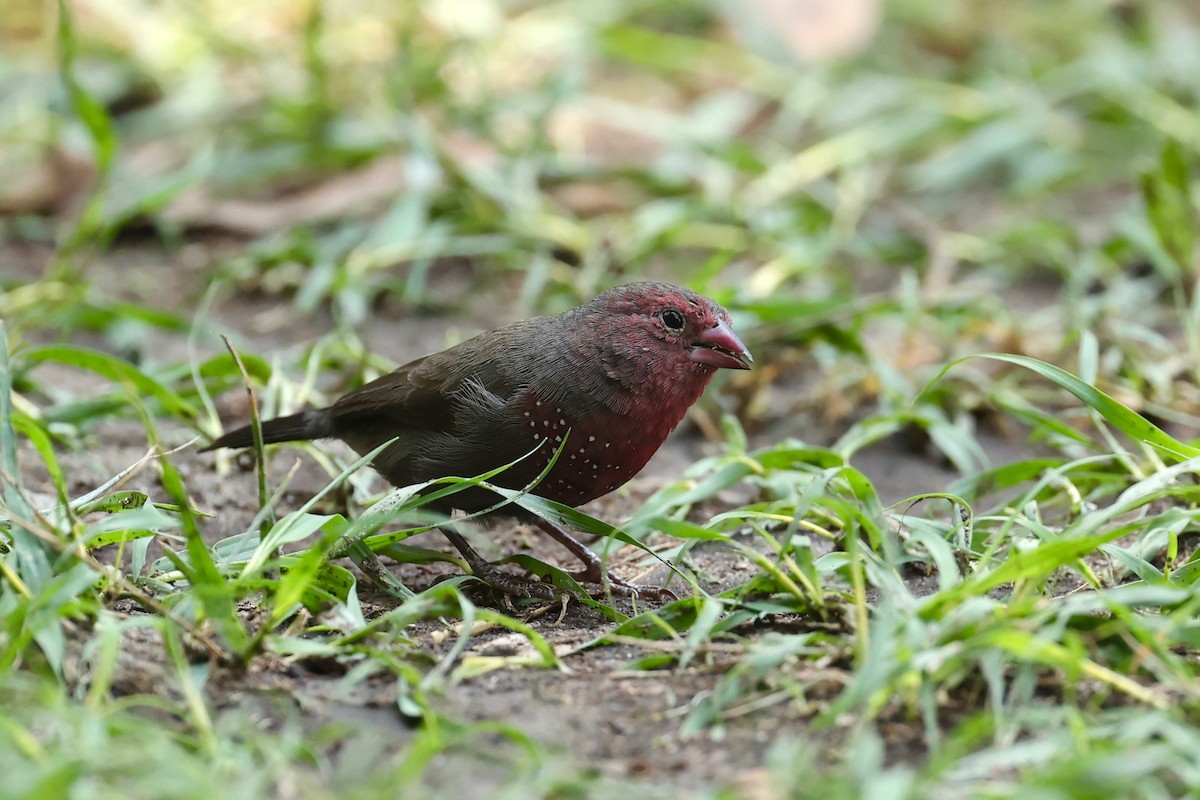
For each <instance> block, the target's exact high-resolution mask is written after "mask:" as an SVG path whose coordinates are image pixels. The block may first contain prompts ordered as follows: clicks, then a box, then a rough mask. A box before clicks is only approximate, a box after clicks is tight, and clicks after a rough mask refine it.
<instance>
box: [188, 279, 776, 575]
mask: <svg viewBox="0 0 1200 800" xmlns="http://www.w3.org/2000/svg"><path fill="white" fill-rule="evenodd" d="M752 362H753V359H752V357H751V355H750V351H749V350H747V349H746V346H745V345H744V344H742V342H741V340H740V339H739V338H738V337H737V335H736V334H735V333H734V332H733V329H732V328H731V327H730V319H729V314H728V312H726V311H725V309H724V308H722V307H721V306H720V305H718V304H717V303H716V302H714V301H712V300H710V299H709V298H707V297H704V296H703V295H699V294H696V293H695V292H693V291H690V290H688V289H683V288H680V287H678V286H672V285H670V284H666V283H653V282H643V283H631V284H627V285H625V286H618V287H616V288H615V289H611V290H609V291H607V292H605V293H603V294H601V295H599V296H598V297H596V298H595V299H593V300H592V301H591V302H589V303H586V304H584V305H582V306H579V307H577V308H573V309H571V310H569V311H564V312H563V313H561V314H556V315H554V316H552V317H534V318H532V319H527V320H522V321H521V322H516V323H513V324H512V325H509V326H507V327H504V328H500V329H498V330H494V331H489V332H488V333H483V334H480V335H479V336H476V337H474V338H473V339H469V340H467V341H465V342H463V343H461V344H458V345H455V346H454V347H451V348H449V349H447V350H443V351H441V352H440V353H434V354H433V355H428V356H425V357H424V358H418V359H417V360H416V361H410V362H409V363H407V364H405V365H404V366H402V367H400V368H399V369H397V370H395V371H394V372H390V373H388V374H387V375H383V376H382V377H380V378H377V379H376V380H374V381H372V382H370V383H368V384H367V385H365V386H363V387H362V388H360V389H356V390H354V391H352V392H350V393H349V394H346V395H344V396H342V397H341V398H339V399H338V400H337V401H336V402H335V403H334V404H333V405H331V406H329V407H328V408H321V409H315V410H311V411H303V412H301V413H299V414H293V415H292V416H288V417H281V418H278V419H272V420H267V421H265V422H263V423H262V434H263V441H264V442H265V443H268V444H269V443H273V442H289V441H298V440H307V439H324V438H337V439H341V440H343V441H345V442H346V443H347V444H349V445H350V446H351V447H353V448H354V449H355V450H357V451H358V452H359V453H368V452H370V451H372V450H374V449H375V448H376V447H378V446H380V445H382V444H383V443H384V442H387V441H388V440H389V439H392V438H393V437H396V441H395V442H393V443H392V444H391V445H389V446H388V447H387V449H385V450H384V451H383V452H382V453H380V454H379V455H378V456H376V458H375V460H374V462H373V463H372V466H373V467H374V468H375V469H376V470H378V471H379V472H380V473H381V474H382V475H383V476H384V477H385V478H387V479H388V481H390V482H391V483H392V484H394V485H396V486H409V485H412V484H415V483H420V482H422V481H427V480H433V479H436V478H442V477H446V476H457V477H471V476H474V475H479V474H481V473H484V472H487V471H488V470H491V469H495V468H496V467H499V466H502V465H504V464H508V463H511V462H514V461H517V460H518V459H521V457H522V456H525V455H526V454H528V453H530V451H532V450H534V448H535V447H536V448H537V450H536V452H534V453H533V455H531V456H529V457H528V458H525V459H523V460H521V461H517V463H516V464H515V465H514V466H512V467H511V468H510V469H507V470H505V471H504V472H501V473H500V474H498V475H496V476H495V477H494V478H493V479H492V481H493V482H494V483H495V484H497V485H499V486H502V487H505V488H508V489H522V488H524V487H525V486H527V485H528V484H529V483H530V482H532V481H534V480H535V479H536V478H537V476H538V475H539V474H540V473H541V472H542V470H543V469H545V467H546V465H547V464H548V463H549V461H550V459H551V458H552V457H553V455H554V453H555V451H556V450H557V449H559V448H560V447H563V448H564V449H563V451H562V453H561V455H560V456H559V458H558V461H557V462H556V463H555V465H554V467H553V468H552V469H551V470H550V471H549V472H548V473H547V474H546V476H545V478H544V479H543V480H542V481H541V482H540V483H539V484H537V485H536V486H535V487H534V488H533V490H532V491H533V493H534V494H537V495H539V496H541V497H544V498H547V499H549V500H555V501H558V502H559V503H563V504H565V505H568V506H578V505H582V504H583V503H586V502H588V501H590V500H593V499H595V498H597V497H600V496H601V495H604V494H608V493H609V492H611V491H613V490H614V489H616V488H617V487H619V486H621V485H623V484H624V483H625V482H626V481H628V480H629V479H630V478H632V477H633V476H634V475H636V474H637V473H638V472H639V471H640V470H641V469H642V467H643V466H645V464H646V462H647V461H649V460H650V457H651V456H652V455H654V453H655V452H656V451H657V450H658V448H659V447H660V446H661V445H662V443H663V441H664V440H665V439H666V438H667V435H668V434H669V433H670V432H671V431H672V430H673V429H674V428H675V426H676V425H678V424H679V422H680V420H682V419H683V416H684V414H685V413H686V412H687V410H688V408H689V407H690V406H691V405H692V403H694V402H696V400H697V399H699V397H700V395H701V394H702V393H703V392H704V388H705V386H707V385H708V382H709V380H710V379H711V378H712V376H713V374H714V373H715V372H716V371H717V370H718V369H749V368H750V365H751V363H752ZM568 432H569V436H568ZM564 438H565V439H566V443H565V445H564V444H563V440H564ZM252 444H253V434H252V432H251V428H250V426H245V427H241V428H238V429H237V430H233V431H230V432H229V433H226V434H224V435H223V436H221V437H220V438H218V439H217V440H216V441H214V442H213V443H212V444H211V445H210V446H209V447H208V448H206V449H207V450H213V449H216V448H220V447H249V446H251V445H252ZM499 500H500V498H499V497H498V496H497V495H496V494H495V493H494V492H491V491H488V490H487V489H485V488H482V487H473V488H471V489H467V490H464V491H461V492H458V493H456V494H452V495H448V496H446V497H444V498H441V499H439V500H437V501H434V502H433V503H431V504H430V505H431V506H432V507H433V508H434V509H435V510H439V511H444V512H450V511H452V510H453V509H460V510H462V511H466V512H469V513H473V512H478V511H482V510H484V509H487V508H490V507H491V506H493V505H495V504H496V503H497V502H499ZM494 513H495V514H499V515H508V516H517V517H521V518H525V519H529V520H530V521H532V522H534V523H535V524H536V525H538V526H539V527H540V528H541V529H542V530H544V531H546V532H547V533H548V534H550V535H551V536H553V537H554V538H555V539H557V540H559V541H560V542H562V543H563V544H564V545H565V546H566V547H567V548H568V549H569V550H570V551H571V552H572V553H573V554H574V555H575V556H576V557H577V558H579V559H580V560H581V561H582V562H583V563H584V569H583V570H582V571H580V572H577V573H573V577H575V578H576V580H578V581H580V582H581V583H582V582H589V583H602V582H603V571H602V567H601V563H600V559H599V558H598V557H597V556H596V555H595V554H594V553H593V552H592V551H591V550H589V549H588V548H587V547H586V546H585V545H583V544H582V543H581V542H579V541H578V540H576V539H575V538H574V537H573V536H571V535H570V534H569V533H568V532H567V531H566V530H564V529H562V528H561V527H559V526H558V525H555V524H553V523H551V522H548V521H546V520H544V519H541V518H540V517H533V516H532V515H530V514H528V513H527V512H524V511H522V510H521V509H520V508H519V507H518V506H516V505H512V504H509V505H505V506H503V507H501V508H500V509H499V510H498V511H497V512H494ZM442 532H443V533H445V534H446V536H447V537H448V538H449V539H450V541H451V542H452V543H453V544H454V545H455V547H457V548H458V550H459V551H460V552H461V553H462V554H463V556H464V558H465V559H466V561H467V563H468V565H469V566H470V567H471V570H472V572H474V573H475V575H476V577H478V578H480V579H481V580H483V581H484V582H485V583H488V584H490V585H492V586H493V587H495V588H497V589H500V590H501V591H505V592H508V593H511V594H521V595H537V596H540V597H547V598H550V597H553V596H554V592H553V589H552V588H551V587H550V586H548V585H546V584H542V583H535V582H529V581H517V580H516V579H514V578H512V577H510V576H508V575H505V574H503V573H501V572H500V571H498V570H497V569H495V568H494V567H493V566H491V565H490V564H488V562H487V561H485V560H484V559H483V558H482V557H481V556H480V555H479V554H478V553H476V552H475V550H474V549H473V548H472V547H471V546H470V544H468V543H467V541H466V540H465V539H464V538H463V537H462V536H461V535H460V534H459V533H458V532H457V531H455V530H453V528H451V527H450V526H448V525H447V526H443V527H442ZM609 583H610V586H611V587H612V588H613V589H615V590H623V591H625V592H631V591H637V590H638V587H635V586H633V585H631V584H628V583H626V582H625V581H622V580H620V579H617V578H615V577H610V579H609Z"/></svg>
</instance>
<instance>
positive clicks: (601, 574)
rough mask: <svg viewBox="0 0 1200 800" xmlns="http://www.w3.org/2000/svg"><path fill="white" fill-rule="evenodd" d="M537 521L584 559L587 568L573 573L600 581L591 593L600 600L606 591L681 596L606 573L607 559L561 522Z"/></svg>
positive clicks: (656, 597)
mask: <svg viewBox="0 0 1200 800" xmlns="http://www.w3.org/2000/svg"><path fill="white" fill-rule="evenodd" d="M535 524H536V525H537V526H538V527H539V528H541V529H542V530H544V531H545V532H546V533H548V534H550V535H551V536H552V537H554V538H555V539H557V540H558V541H559V542H561V543H562V544H563V545H564V546H565V547H566V548H567V549H568V550H570V551H571V553H572V554H573V555H574V556H575V557H576V558H578V559H579V560H580V561H581V562H583V569H581V570H579V571H578V572H570V573H567V574H569V575H570V576H571V577H572V578H574V579H575V582H576V583H579V584H584V583H593V584H595V583H598V584H600V586H601V587H602V589H601V591H600V592H599V593H597V594H592V593H591V592H588V594H591V595H592V597H594V598H596V599H599V598H602V597H604V596H605V594H608V593H610V592H611V593H612V594H615V595H617V596H618V597H632V596H635V595H636V596H638V597H645V598H651V599H654V600H678V599H679V597H678V596H677V595H676V594H675V593H674V592H672V591H671V590H670V589H663V588H660V587H658V586H642V585H640V584H636V583H630V582H629V581H627V580H625V579H624V578H619V577H617V576H616V575H612V574H607V575H606V574H605V570H604V562H603V561H601V560H600V556H598V555H596V554H595V553H593V552H592V551H591V549H590V548H588V547H587V546H586V545H585V544H584V543H583V542H581V541H579V540H578V539H576V538H575V537H574V536H572V535H571V534H570V533H568V532H567V531H566V529H565V528H562V527H560V526H558V525H555V524H554V523H553V522H551V521H550V520H547V519H538V520H536V522H535Z"/></svg>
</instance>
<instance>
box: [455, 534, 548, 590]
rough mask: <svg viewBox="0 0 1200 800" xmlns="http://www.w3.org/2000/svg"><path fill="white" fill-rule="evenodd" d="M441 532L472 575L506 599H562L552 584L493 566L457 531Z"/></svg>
mask: <svg viewBox="0 0 1200 800" xmlns="http://www.w3.org/2000/svg"><path fill="white" fill-rule="evenodd" d="M441 530H442V533H444V534H445V535H446V538H448V539H449V540H450V542H451V544H453V545H454V546H455V547H456V548H458V552H460V553H462V556H463V560H465V561H466V562H467V566H468V567H470V568H471V574H472V575H474V576H475V577H476V578H478V579H479V580H480V582H482V583H483V584H484V585H486V586H489V587H491V588H492V589H495V590H496V591H497V592H500V593H501V594H502V595H503V596H504V597H505V598H506V599H507V598H509V597H533V598H537V599H539V600H550V601H556V600H559V599H561V595H562V593H561V592H559V591H558V590H557V589H555V588H554V587H553V586H551V585H550V584H548V583H542V582H541V581H531V580H528V579H523V578H518V577H517V576H515V575H509V574H508V573H506V572H501V571H500V570H498V569H496V568H495V567H494V566H492V564H491V562H490V561H488V560H487V559H486V558H484V557H483V556H481V555H480V554H479V553H478V552H477V551H476V550H475V548H473V547H471V545H470V544H469V543H468V542H467V540H466V539H464V538H463V537H462V535H461V534H459V533H458V532H457V531H455V530H454V529H452V528H449V527H445V528H442V529H441Z"/></svg>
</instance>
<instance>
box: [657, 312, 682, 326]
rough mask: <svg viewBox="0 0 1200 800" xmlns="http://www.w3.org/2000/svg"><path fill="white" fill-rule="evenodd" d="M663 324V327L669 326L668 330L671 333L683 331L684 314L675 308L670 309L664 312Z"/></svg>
mask: <svg viewBox="0 0 1200 800" xmlns="http://www.w3.org/2000/svg"><path fill="white" fill-rule="evenodd" d="M662 322H663V325H666V326H667V330H669V331H681V330H683V314H681V313H680V312H678V311H676V310H675V309H673V308H668V309H667V310H666V311H664V312H662Z"/></svg>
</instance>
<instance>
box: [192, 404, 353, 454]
mask: <svg viewBox="0 0 1200 800" xmlns="http://www.w3.org/2000/svg"><path fill="white" fill-rule="evenodd" d="M262 435H263V444H274V443H276V442H297V441H304V440H308V439H324V438H326V437H329V436H333V415H332V414H331V413H330V412H329V409H327V408H320V409H314V410H312V411H301V412H300V413H299V414H292V415H291V416H290V417H278V418H276V419H268V420H265V421H264V422H263V424H262ZM253 446H254V431H253V429H252V428H251V427H250V426H249V425H243V426H242V427H240V428H237V429H235V430H232V431H229V432H228V433H226V434H223V435H222V436H220V437H218V438H217V439H216V441H214V442H213V443H212V444H210V445H209V446H208V447H205V448H204V449H203V450H201V451H200V452H201V453H207V452H208V451H209V450H219V449H221V448H222V447H253Z"/></svg>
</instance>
